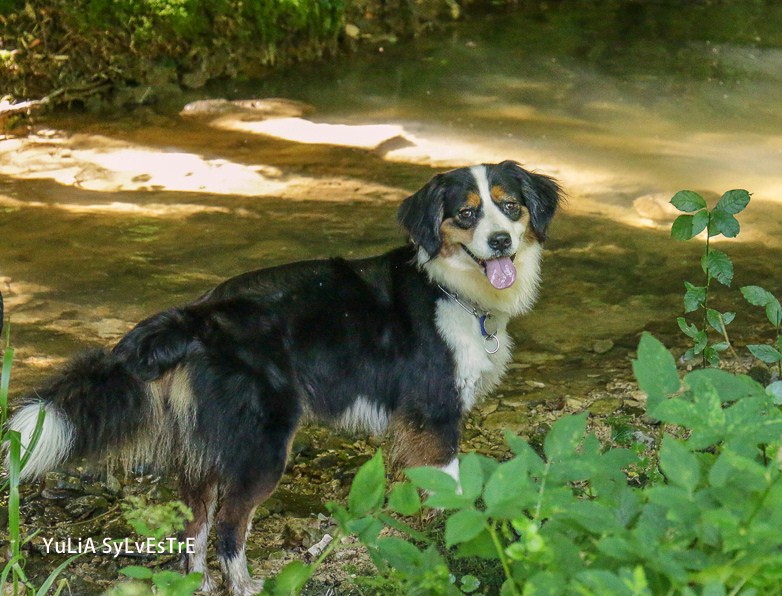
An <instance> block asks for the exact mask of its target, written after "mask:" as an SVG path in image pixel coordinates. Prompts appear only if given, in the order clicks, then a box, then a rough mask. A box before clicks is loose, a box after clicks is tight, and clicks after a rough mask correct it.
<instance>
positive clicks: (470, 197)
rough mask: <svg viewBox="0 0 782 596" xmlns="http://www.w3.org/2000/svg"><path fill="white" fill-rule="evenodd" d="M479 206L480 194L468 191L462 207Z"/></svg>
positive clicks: (474, 207)
mask: <svg viewBox="0 0 782 596" xmlns="http://www.w3.org/2000/svg"><path fill="white" fill-rule="evenodd" d="M480 206H481V195H479V194H478V193H477V192H468V193H467V198H466V199H465V201H464V207H463V209H469V208H470V207H472V208H473V209H478V208H479V207H480Z"/></svg>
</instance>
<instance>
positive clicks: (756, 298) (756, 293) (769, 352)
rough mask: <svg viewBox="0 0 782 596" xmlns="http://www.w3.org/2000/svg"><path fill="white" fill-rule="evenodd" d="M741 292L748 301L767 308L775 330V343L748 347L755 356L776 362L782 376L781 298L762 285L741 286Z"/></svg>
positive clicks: (768, 362)
mask: <svg viewBox="0 0 782 596" xmlns="http://www.w3.org/2000/svg"><path fill="white" fill-rule="evenodd" d="M741 293H742V294H743V295H744V298H746V299H747V302H749V303H750V304H753V305H755V306H762V307H763V308H764V309H765V311H766V318H767V319H768V322H769V323H771V325H772V326H773V328H774V332H775V338H774V344H773V345H767V344H750V345H748V346H747V348H749V351H750V352H752V355H753V356H755V358H758V359H759V360H762V361H763V362H765V363H766V364H776V365H777V375H778V376H780V377H782V306H780V304H779V299H778V298H777V297H776V296H774V295H773V294H772V293H771V292H769V291H767V290H764V289H763V288H761V287H760V286H744V287H743V288H741Z"/></svg>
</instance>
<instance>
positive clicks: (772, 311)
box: [766, 299, 782, 327]
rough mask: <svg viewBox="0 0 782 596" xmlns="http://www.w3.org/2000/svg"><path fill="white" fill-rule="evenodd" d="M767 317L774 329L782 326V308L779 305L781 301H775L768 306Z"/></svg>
mask: <svg viewBox="0 0 782 596" xmlns="http://www.w3.org/2000/svg"><path fill="white" fill-rule="evenodd" d="M766 317H767V318H768V320H769V322H770V323H771V324H772V325H773V326H774V327H779V326H780V325H782V306H780V305H779V300H777V299H774V302H769V303H768V304H766Z"/></svg>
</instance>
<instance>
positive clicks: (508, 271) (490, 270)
mask: <svg viewBox="0 0 782 596" xmlns="http://www.w3.org/2000/svg"><path fill="white" fill-rule="evenodd" d="M486 277H487V278H489V283H490V284H491V285H493V286H494V287H495V288H497V289H498V290H504V289H505V288H509V287H511V286H512V285H513V282H514V281H516V267H514V266H513V261H511V259H510V257H502V258H500V259H489V260H487V261H486Z"/></svg>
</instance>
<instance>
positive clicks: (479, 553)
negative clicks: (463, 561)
mask: <svg viewBox="0 0 782 596" xmlns="http://www.w3.org/2000/svg"><path fill="white" fill-rule="evenodd" d="M456 552H457V554H458V556H459V557H478V558H480V559H489V560H496V559H497V548H496V547H495V546H494V541H493V540H492V538H491V534H489V531H488V530H484V531H483V532H481V533H480V534H478V535H477V536H476V537H475V538H473V539H472V540H467V541H466V542H462V543H461V544H459V545H458V547H457V549H456Z"/></svg>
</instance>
